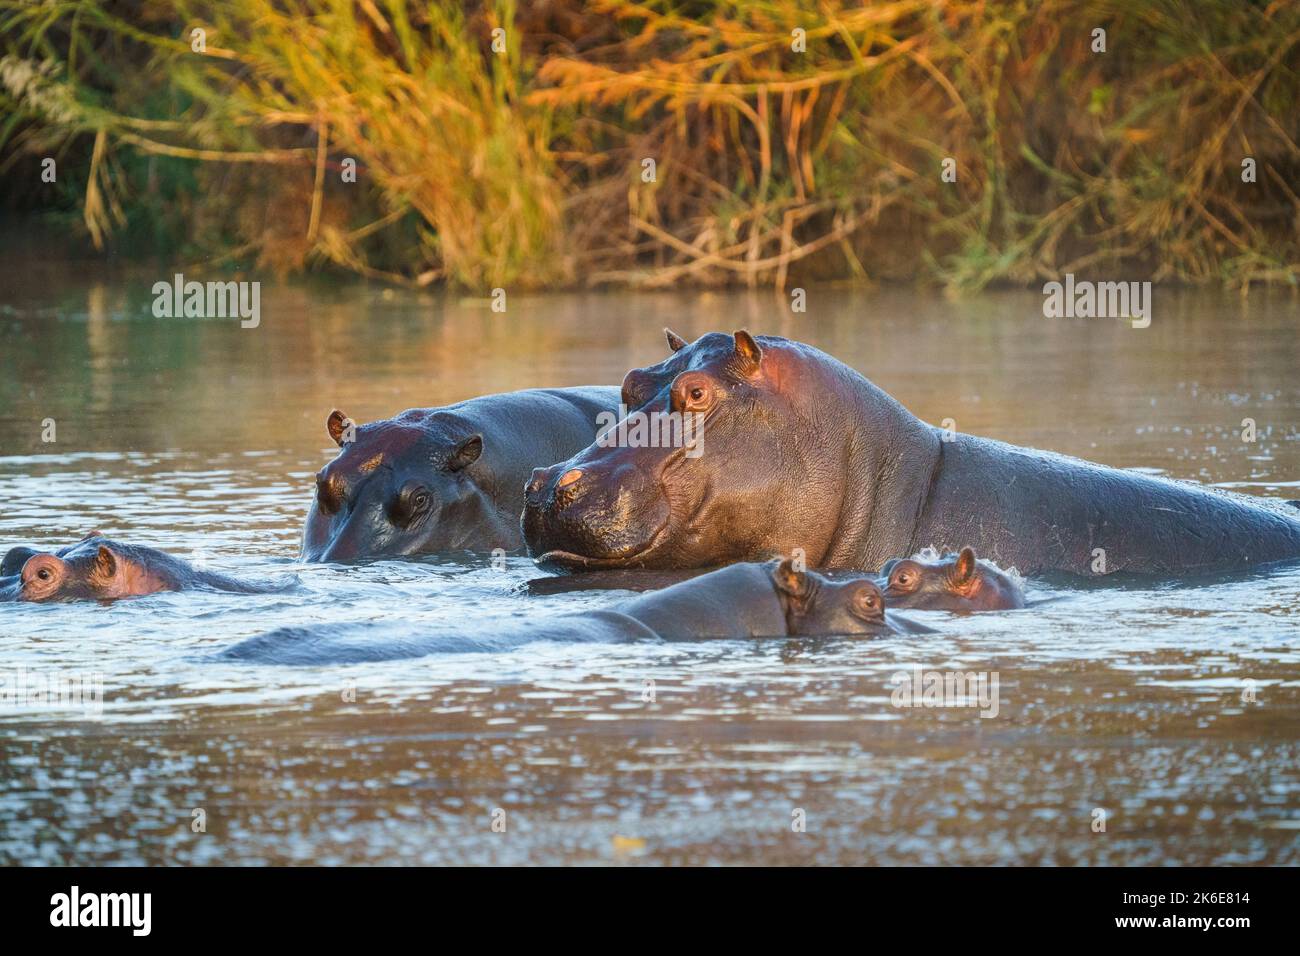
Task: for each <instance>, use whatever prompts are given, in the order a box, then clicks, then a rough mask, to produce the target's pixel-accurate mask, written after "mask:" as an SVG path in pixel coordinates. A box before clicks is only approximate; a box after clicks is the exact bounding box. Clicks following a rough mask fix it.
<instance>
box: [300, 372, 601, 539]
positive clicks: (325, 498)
mask: <svg viewBox="0 0 1300 956" xmlns="http://www.w3.org/2000/svg"><path fill="white" fill-rule="evenodd" d="M618 402H619V390H618V389H617V388H613V387H597V386H593V387H586V388H537V389H529V390H527V391H521V392H509V393H506V394H503V395H486V396H483V397H482V398H474V399H470V400H469V401H466V402H461V403H460V404H458V405H447V406H445V407H442V408H413V409H410V410H409V411H405V412H402V414H400V415H398V416H397V417H396V418H388V419H384V420H382V421H377V422H371V423H370V424H368V425H354V424H353V423H352V422H351V420H349V419H348V417H347V416H346V415H344V414H343V413H342V412H340V411H338V410H335V411H333V412H331V413H330V416H329V419H328V420H327V422H326V428H327V430H328V431H329V435H330V438H332V439H333V440H334V443H335V444H336V445H338V446H339V448H340V451H339V453H338V455H337V457H335V458H334V460H333V461H331V462H330V463H329V464H328V465H326V466H325V467H324V468H322V469H321V470H320V472H319V473H318V474H317V475H316V497H315V499H314V500H313V501H312V505H311V510H310V511H309V512H308V514H307V527H306V529H305V531H304V532H303V542H302V557H303V559H304V560H306V561H340V562H347V561H358V560H363V559H366V558H380V557H398V556H402V555H413V554H426V553H430V552H435V551H453V550H468V551H491V550H494V549H496V548H503V549H505V550H507V551H511V550H516V549H518V548H521V547H522V546H523V539H522V538H521V537H520V534H519V510H520V508H521V507H522V505H523V495H522V493H521V491H520V489H521V488H522V487H523V484H524V481H525V479H526V478H527V477H528V474H529V472H530V471H531V470H532V469H533V468H534V467H535V466H537V465H539V464H543V463H545V462H551V461H555V460H557V459H559V458H564V457H566V456H568V455H571V454H573V453H574V452H575V451H577V450H578V449H579V448H582V447H583V446H584V445H587V444H589V443H590V442H591V441H592V440H593V439H594V438H595V437H596V433H597V430H598V429H597V425H598V424H599V423H598V420H597V419H598V416H600V415H601V414H602V413H614V412H617V409H618Z"/></svg>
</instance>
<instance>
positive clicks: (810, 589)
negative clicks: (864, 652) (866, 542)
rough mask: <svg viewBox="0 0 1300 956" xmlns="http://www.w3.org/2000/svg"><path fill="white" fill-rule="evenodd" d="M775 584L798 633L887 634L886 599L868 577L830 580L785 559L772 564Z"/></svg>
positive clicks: (790, 623) (790, 624) (788, 621)
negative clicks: (800, 568) (797, 567)
mask: <svg viewBox="0 0 1300 956" xmlns="http://www.w3.org/2000/svg"><path fill="white" fill-rule="evenodd" d="M771 573H772V584H773V586H774V587H775V588H776V592H777V595H778V596H779V597H780V598H781V603H782V605H783V606H784V607H785V618H786V624H787V626H788V628H789V631H790V633H791V634H795V635H807V636H814V635H825V634H835V635H846V634H884V633H888V632H889V631H890V630H891V628H890V626H889V624H888V622H887V621H886V619H885V598H884V596H883V595H882V594H881V593H880V588H879V587H877V586H876V583H875V582H874V581H873V580H872V579H871V578H869V577H856V578H849V579H845V580H831V579H830V578H828V577H826V576H825V575H822V574H818V573H817V572H815V571H799V570H796V568H795V566H794V563H793V562H792V561H791V560H790V559H789V558H785V559H783V560H782V561H780V562H779V563H774V564H773V565H772V572H771Z"/></svg>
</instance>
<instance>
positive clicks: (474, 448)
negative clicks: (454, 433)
mask: <svg viewBox="0 0 1300 956" xmlns="http://www.w3.org/2000/svg"><path fill="white" fill-rule="evenodd" d="M481 454H483V436H482V435H470V436H469V437H468V438H466V439H465V440H464V441H462V442H461V443H460V444H459V445H457V446H456V447H455V449H454V450H453V451H452V453H451V457H450V458H448V459H447V470H448V471H462V470H463V469H465V468H468V467H469V466H470V465H472V464H474V462H476V461H478V456H479V455H481Z"/></svg>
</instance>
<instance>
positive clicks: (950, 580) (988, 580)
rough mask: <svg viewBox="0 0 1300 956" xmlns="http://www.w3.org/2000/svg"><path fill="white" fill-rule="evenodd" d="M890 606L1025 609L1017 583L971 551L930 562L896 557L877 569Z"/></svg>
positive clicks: (970, 609)
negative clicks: (882, 580) (883, 583)
mask: <svg viewBox="0 0 1300 956" xmlns="http://www.w3.org/2000/svg"><path fill="white" fill-rule="evenodd" d="M880 574H881V577H882V578H883V579H884V582H885V590H884V594H885V600H886V601H888V602H889V606H890V607H908V608H917V609H922V610H936V611H999V610H1006V609H1010V608H1020V607H1024V606H1025V595H1024V591H1023V590H1022V589H1021V587H1020V584H1019V583H1018V582H1017V581H1016V580H1015V579H1014V578H1012V576H1011V575H1009V574H1007V573H1006V572H1005V571H1003V570H1001V569H1000V568H998V567H995V566H994V565H992V564H990V563H988V562H987V561H980V560H978V559H977V558H976V556H975V549H974V548H962V549H961V551H960V552H958V553H957V554H947V555H944V556H943V557H941V558H937V559H929V558H926V557H923V556H917V557H914V558H895V559H894V560H892V561H890V562H888V563H887V564H886V565H885V566H884V567H883V568H881V570H880Z"/></svg>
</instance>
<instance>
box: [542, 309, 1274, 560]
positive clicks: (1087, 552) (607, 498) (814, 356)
mask: <svg viewBox="0 0 1300 956" xmlns="http://www.w3.org/2000/svg"><path fill="white" fill-rule="evenodd" d="M667 334H668V340H669V345H670V346H671V348H672V349H673V351H674V354H673V355H672V356H671V357H669V358H667V359H665V360H664V361H662V362H660V363H659V364H658V365H654V366H651V367H649V368H644V369H633V370H632V371H631V372H629V373H628V375H627V378H626V379H625V380H624V382H623V397H624V401H625V403H626V404H627V407H628V408H630V409H633V414H640V415H645V414H654V413H660V414H663V413H679V414H682V415H691V416H696V419H695V420H696V421H697V422H698V423H699V424H697V426H696V428H695V429H694V434H693V435H692V439H693V445H692V447H690V448H683V447H667V448H665V447H644V445H642V446H641V447H631V444H632V443H623V444H621V445H613V444H604V445H602V444H593V445H591V446H589V447H588V448H586V449H584V450H583V451H581V452H579V453H578V454H576V455H574V456H573V457H571V458H569V459H567V460H565V461H563V462H561V463H560V464H557V465H552V466H550V467H549V468H541V469H538V470H537V471H535V472H534V473H533V475H532V478H531V480H530V482H529V484H528V487H527V493H526V505H525V509H524V515H523V519H522V527H523V530H524V537H525V538H526V539H527V542H528V546H529V549H530V551H531V552H532V554H533V555H534V556H535V557H537V558H538V560H539V561H549V562H554V563H555V564H558V565H561V566H565V567H569V568H573V569H589V568H611V567H645V568H675V567H698V566H708V565H716V564H720V563H724V562H727V561H744V560H749V559H753V558H756V557H761V556H765V555H768V554H773V553H783V554H784V553H789V552H790V551H791V550H792V549H794V548H802V549H804V552H805V554H806V559H807V562H808V564H809V565H810V566H813V567H824V568H856V569H861V570H868V571H870V570H875V569H877V568H879V567H881V565H882V564H883V563H884V562H885V561H886V560H887V559H888V558H890V557H893V556H895V555H899V554H915V553H916V552H917V551H919V550H920V549H921V548H922V547H933V548H935V549H937V550H938V551H939V552H940V553H946V552H948V551H953V550H956V549H957V548H959V547H961V546H963V545H967V544H969V545H972V546H973V547H975V548H976V549H977V550H978V551H979V553H980V554H982V555H984V556H985V557H987V558H990V559H992V560H993V561H995V562H996V563H998V564H999V565H1001V566H1003V567H1011V566H1015V567H1016V568H1018V569H1020V571H1021V572H1022V573H1025V574H1038V573H1042V572H1047V571H1059V572H1067V573H1073V574H1078V575H1090V574H1095V573H1099V572H1106V573H1109V572H1115V571H1127V572H1133V573H1140V574H1152V575H1176V574H1182V573H1189V572H1193V571H1211V570H1226V569H1232V568H1246V567H1249V566H1251V565H1256V564H1261V563H1265V562H1274V561H1281V560H1290V559H1296V558H1300V516H1298V515H1297V514H1296V513H1295V510H1294V509H1291V508H1285V510H1284V509H1283V507H1279V508H1278V509H1277V510H1272V509H1270V508H1268V507H1265V506H1264V505H1263V504H1262V502H1260V499H1251V498H1248V497H1246V496H1240V495H1231V494H1227V493H1220V492H1215V491H1210V490H1207V489H1205V488H1202V487H1199V486H1197V485H1194V484H1191V483H1188V482H1180V481H1171V480H1168V479H1164V478H1156V477H1151V476H1147V475H1140V474H1134V473H1132V472H1127V471H1121V470H1119V469H1115V468H1107V467H1105V466H1102V465H1097V464H1092V463H1090V462H1086V461H1082V460H1080V459H1077V458H1067V457H1065V456H1062V455H1056V454H1052V453H1050V452H1042V451H1035V450H1032V449H1028V448H1019V447H1016V446H1014V445H1008V444H1005V443H1003V442H1000V441H992V440H990V439H986V438H977V437H974V436H971V435H957V436H955V438H953V439H952V440H950V441H945V440H943V438H944V435H943V432H941V431H940V430H939V429H937V428H935V427H933V426H931V425H928V424H926V423H925V422H922V421H920V420H919V419H917V418H916V417H915V416H913V415H912V414H911V413H909V412H908V411H907V409H905V408H903V406H902V405H900V404H899V403H898V402H896V401H895V400H894V399H893V398H891V397H890V396H888V395H886V394H885V393H884V392H882V391H881V390H880V389H879V388H877V387H876V386H874V385H872V384H871V383H870V382H869V381H867V380H866V379H865V378H863V377H862V376H861V375H859V374H858V373H857V372H855V371H854V370H853V369H851V368H849V367H848V366H846V365H844V364H842V363H840V362H838V361H836V360H835V359H833V358H831V357H830V356H829V355H826V354H825V353H823V352H820V351H818V350H817V349H815V348H812V347H811V346H808V345H804V344H802V343H799V342H792V341H789V340H787V339H783V338H776V337H767V336H764V337H762V338H758V339H755V338H754V337H752V336H751V335H750V334H749V333H748V332H745V331H739V332H736V333H735V334H734V335H726V334H723V333H719V332H712V333H709V334H707V335H705V336H703V337H701V338H700V339H698V340H696V341H695V342H693V343H690V344H687V343H686V342H685V341H684V340H683V339H681V338H680V337H679V336H676V335H674V334H673V333H671V332H669V333H667Z"/></svg>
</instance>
